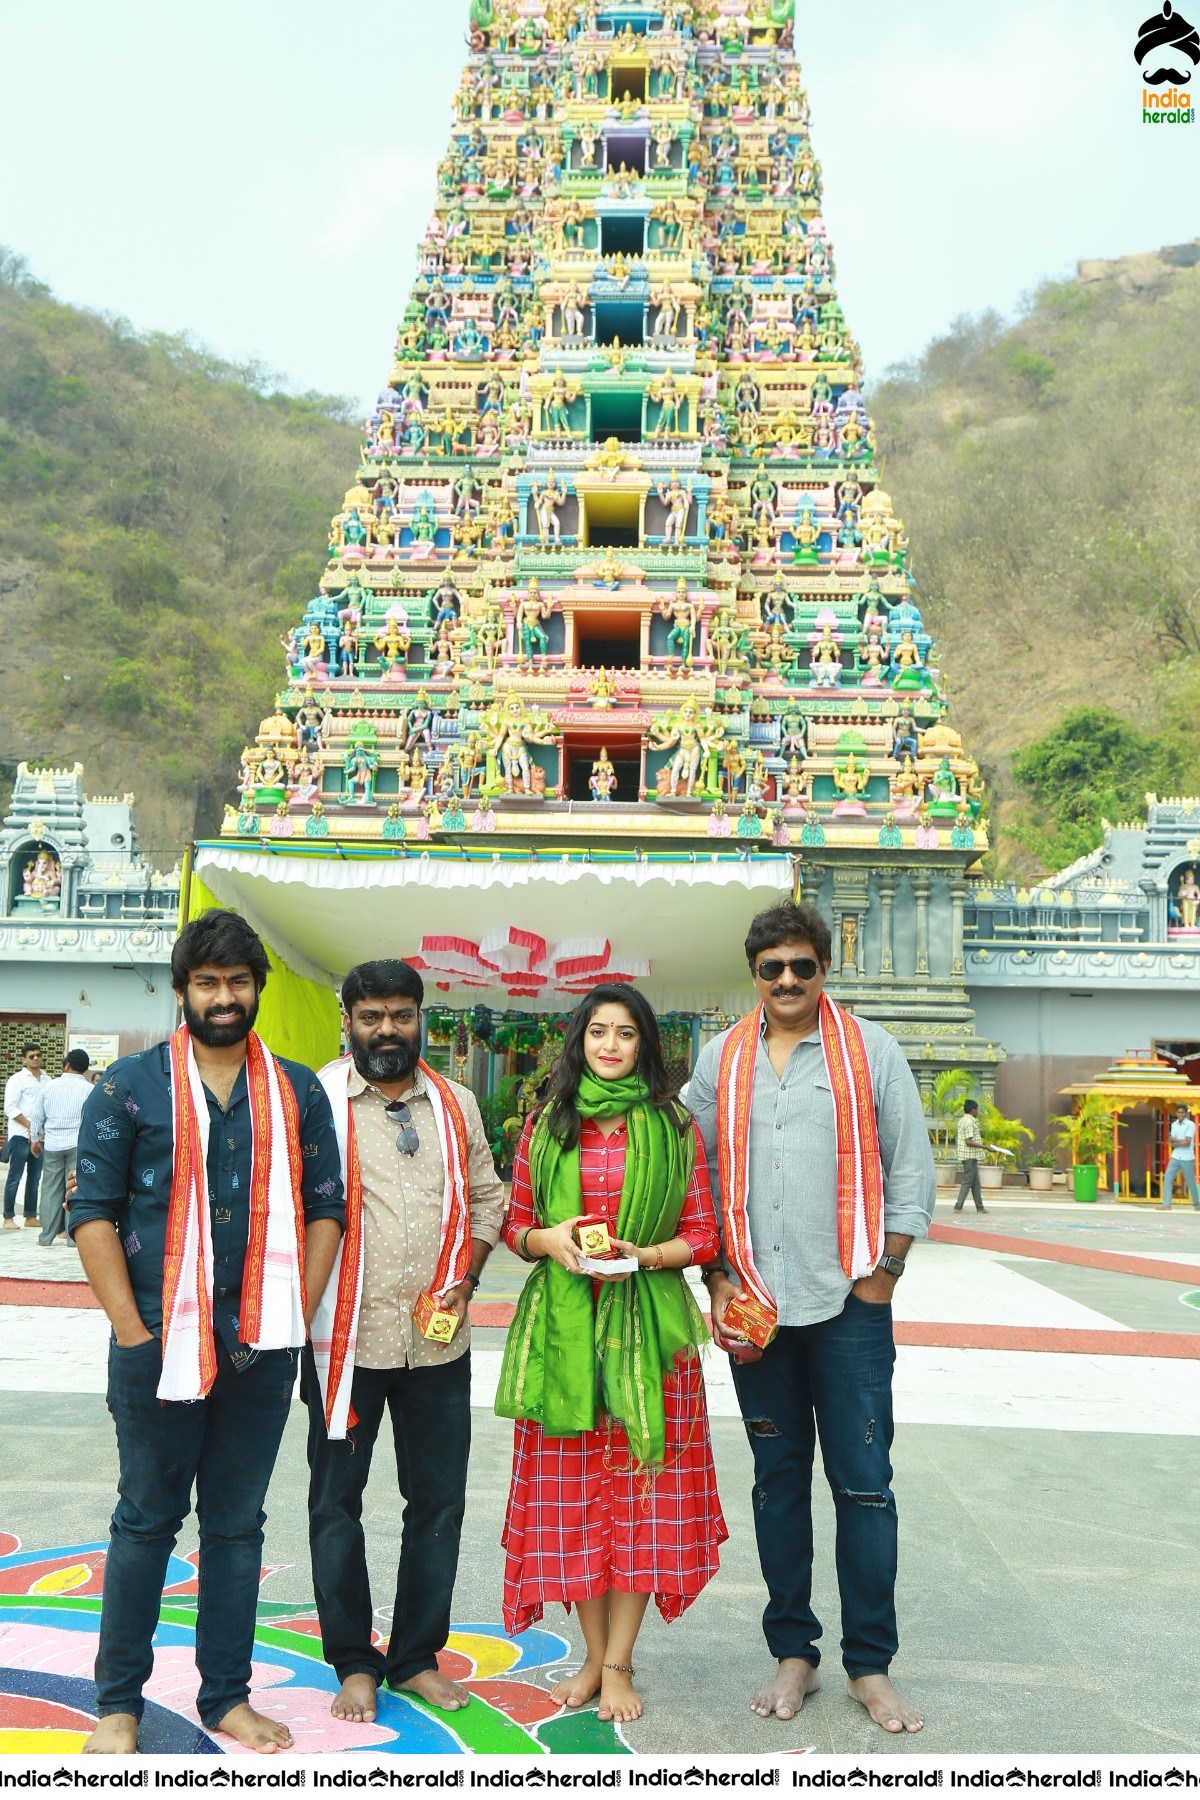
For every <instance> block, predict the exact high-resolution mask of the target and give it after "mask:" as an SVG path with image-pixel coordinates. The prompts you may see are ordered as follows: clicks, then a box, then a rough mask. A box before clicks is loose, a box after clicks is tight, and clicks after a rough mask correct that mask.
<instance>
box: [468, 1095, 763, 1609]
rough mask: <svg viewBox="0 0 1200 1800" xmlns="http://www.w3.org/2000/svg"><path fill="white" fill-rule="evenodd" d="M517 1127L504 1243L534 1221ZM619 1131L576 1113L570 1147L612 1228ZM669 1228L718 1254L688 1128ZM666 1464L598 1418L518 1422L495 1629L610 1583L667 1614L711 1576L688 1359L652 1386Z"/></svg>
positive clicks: (709, 1483)
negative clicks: (563, 1425) (673, 1224)
mask: <svg viewBox="0 0 1200 1800" xmlns="http://www.w3.org/2000/svg"><path fill="white" fill-rule="evenodd" d="M530 1129H531V1127H530V1126H529V1125H527V1126H526V1128H525V1131H524V1133H523V1135H522V1137H521V1141H520V1143H519V1144H518V1146H517V1153H516V1157H515V1158H514V1161H513V1180H512V1199H511V1201H510V1204H509V1209H508V1216H507V1218H506V1219H505V1222H504V1239H505V1242H506V1243H507V1244H508V1246H509V1248H510V1249H512V1250H515V1249H516V1248H517V1245H518V1241H519V1239H520V1236H521V1233H522V1232H523V1231H524V1230H525V1228H526V1227H527V1226H529V1225H533V1224H535V1223H536V1221H535V1219H534V1213H533V1191H532V1189H531V1187H530V1182H529V1134H530ZM626 1142H627V1134H626V1131H625V1128H624V1126H623V1125H622V1126H621V1127H620V1128H619V1129H618V1130H617V1131H615V1132H613V1133H612V1134H611V1136H609V1137H607V1138H606V1137H605V1136H604V1133H603V1132H602V1131H600V1129H599V1128H598V1127H597V1126H595V1125H593V1124H592V1123H591V1122H590V1121H588V1120H585V1121H584V1127H583V1136H582V1138H581V1140H580V1144H579V1169H580V1179H581V1182H582V1186H583V1201H584V1206H585V1208H586V1210H587V1211H588V1212H589V1213H596V1214H598V1215H599V1216H601V1217H602V1218H604V1219H606V1220H607V1221H608V1223H609V1225H610V1227H612V1228H613V1229H614V1230H615V1227H616V1221H617V1210H618V1207H619V1204H620V1199H621V1183H622V1181H623V1180H624V1176H625V1147H626ZM678 1235H679V1236H680V1237H681V1238H685V1239H686V1240H687V1242H688V1243H689V1244H690V1245H691V1248H692V1259H693V1261H694V1262H696V1263H703V1262H709V1261H711V1259H712V1258H713V1257H714V1256H715V1255H716V1254H717V1249H718V1237H717V1218H716V1212H715V1210H714V1207H713V1199H712V1192H711V1190H710V1188H709V1182H708V1165H707V1163H706V1161H705V1156H704V1145H703V1144H702V1143H701V1141H700V1137H699V1133H697V1137H696V1167H695V1172H694V1173H693V1175H692V1179H691V1184H690V1186H689V1187H688V1191H687V1196H686V1198H685V1200H684V1203H683V1212H682V1214H681V1215H680V1220H679V1231H678ZM663 1400H664V1404H665V1409H666V1427H667V1464H666V1467H665V1468H664V1469H663V1470H662V1471H661V1472H660V1473H659V1474H657V1475H654V1476H651V1475H649V1474H648V1473H647V1472H646V1471H645V1470H639V1469H635V1468H634V1467H633V1466H632V1464H631V1461H630V1456H629V1445H628V1442H627V1440H626V1437H625V1431H624V1428H623V1427H622V1426H620V1425H617V1424H612V1425H611V1426H610V1425H606V1426H605V1427H604V1428H603V1429H601V1430H597V1431H586V1432H583V1433H582V1434H581V1435H580V1436H578V1437H569V1438H560V1437H547V1436H546V1435H545V1433H544V1432H543V1431H542V1428H541V1426H540V1425H537V1424H535V1423H533V1422H532V1421H530V1420H518V1422H517V1425H516V1428H515V1437H514V1442H513V1476H512V1488H511V1490H510V1493H509V1498H508V1516H507V1519H506V1521H505V1526H504V1532H503V1535H502V1538H501V1542H502V1543H503V1545H504V1548H505V1550H506V1551H507V1553H508V1555H507V1559H506V1562H505V1569H504V1625H505V1629H506V1630H507V1631H508V1632H510V1633H515V1632H518V1631H524V1630H525V1629H526V1627H527V1626H530V1625H533V1624H536V1623H537V1621H538V1620H539V1619H540V1618H541V1616H542V1607H543V1605H544V1604H545V1602H546V1601H547V1600H558V1601H561V1602H562V1603H563V1605H564V1606H567V1607H568V1608H569V1607H570V1605H571V1602H572V1601H574V1600H590V1599H593V1598H595V1597H596V1596H598V1595H600V1594H606V1593H607V1592H608V1591H609V1589H610V1588H618V1589H620V1590H622V1591H623V1592H625V1593H634V1594H646V1593H652V1594H653V1595H654V1603H655V1605H656V1606H657V1607H658V1610H659V1612H660V1613H661V1614H662V1616H663V1618H664V1619H668V1620H669V1619H677V1618H678V1617H679V1615H680V1614H681V1613H682V1612H683V1611H684V1610H685V1609H686V1608H687V1607H688V1606H690V1605H691V1603H692V1601H693V1600H694V1599H695V1598H696V1595H697V1594H698V1593H699V1592H700V1591H701V1589H702V1588H703V1587H704V1586H705V1584H706V1583H707V1582H709V1581H711V1580H712V1577H713V1576H714V1575H715V1574H716V1572H717V1564H718V1561H719V1558H718V1555H717V1550H718V1546H719V1545H721V1544H723V1543H724V1542H725V1539H726V1538H727V1537H728V1536H729V1532H728V1530H727V1529H726V1526H725V1520H724V1518H723V1517H722V1515H721V1503H720V1500H719V1499H718V1497H717V1479H716V1472H715V1470H714V1468H713V1459H712V1444H711V1442H710V1440H709V1435H708V1409H707V1407H706V1405H705V1400H704V1378H703V1376H702V1374H701V1370H700V1360H699V1357H692V1358H691V1359H690V1360H689V1361H687V1362H685V1363H684V1364H682V1365H677V1369H676V1372H675V1373H674V1374H672V1375H668V1376H667V1378H666V1380H665V1381H664V1382H663Z"/></svg>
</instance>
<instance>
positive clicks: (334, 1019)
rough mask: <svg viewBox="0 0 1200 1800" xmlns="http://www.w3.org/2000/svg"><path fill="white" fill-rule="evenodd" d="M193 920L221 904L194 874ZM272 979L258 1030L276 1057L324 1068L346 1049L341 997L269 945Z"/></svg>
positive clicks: (188, 886)
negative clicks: (296, 969)
mask: <svg viewBox="0 0 1200 1800" xmlns="http://www.w3.org/2000/svg"><path fill="white" fill-rule="evenodd" d="M184 894H185V895H186V897H187V898H186V906H187V918H183V917H181V918H180V921H179V922H180V924H181V925H186V924H187V921H188V919H195V918H198V917H199V915H200V914H201V913H204V912H208V911H209V909H210V908H211V907H214V906H220V904H221V902H220V901H219V900H218V899H217V896H216V895H215V894H214V893H213V891H212V889H211V888H209V887H206V886H205V884H204V883H203V882H202V881H201V880H200V879H199V877H198V876H197V875H196V874H195V873H194V872H193V874H192V877H191V880H190V882H187V883H185V884H184ZM263 942H264V944H265V945H266V951H267V958H268V961H269V962H270V965H271V977H270V980H269V981H268V982H267V985H266V987H265V988H264V989H263V992H262V1000H261V1001H260V1003H259V1008H258V1018H257V1019H256V1020H255V1025H254V1029H255V1030H256V1031H257V1032H258V1034H259V1036H260V1037H261V1038H262V1040H263V1042H264V1043H265V1044H266V1046H267V1048H268V1049H269V1050H273V1051H274V1053H275V1055H276V1056H289V1057H291V1059H292V1061H293V1062H298V1063H304V1064H306V1065H307V1067H308V1068H310V1069H319V1068H320V1067H321V1066H322V1064H323V1063H327V1062H329V1061H330V1060H331V1059H332V1058H333V1057H335V1056H336V1055H337V1054H338V1051H339V1050H340V1048H341V1019H342V1015H341V1008H340V1007H339V1005H338V1001H337V996H336V995H335V994H333V993H332V992H331V991H330V989H329V988H325V987H322V986H321V985H320V983H319V982H316V981H309V980H308V979H307V978H306V977H305V976H303V975H295V974H293V973H292V971H291V969H289V968H288V966H287V964H286V963H285V962H283V961H281V959H280V958H279V957H278V956H277V955H276V954H275V951H274V950H273V949H272V948H271V946H270V944H267V943H266V940H265V939H264V940H263Z"/></svg>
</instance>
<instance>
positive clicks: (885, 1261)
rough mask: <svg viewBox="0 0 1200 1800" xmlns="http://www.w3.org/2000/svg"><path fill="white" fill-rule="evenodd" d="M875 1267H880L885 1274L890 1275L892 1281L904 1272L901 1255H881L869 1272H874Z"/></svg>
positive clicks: (896, 1279) (897, 1279)
mask: <svg viewBox="0 0 1200 1800" xmlns="http://www.w3.org/2000/svg"><path fill="white" fill-rule="evenodd" d="M876 1269H882V1270H883V1272H884V1274H885V1275H890V1276H891V1277H892V1280H893V1281H899V1279H900V1277H901V1276H902V1275H903V1273H904V1258H903V1257H902V1256H881V1257H880V1259H879V1261H878V1262H877V1263H876V1264H875V1268H874V1269H872V1271H871V1273H872V1274H874V1273H875V1270H876Z"/></svg>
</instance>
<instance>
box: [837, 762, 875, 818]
mask: <svg viewBox="0 0 1200 1800" xmlns="http://www.w3.org/2000/svg"><path fill="white" fill-rule="evenodd" d="M870 779H871V771H870V769H868V768H866V767H864V765H863V764H862V763H861V762H860V761H859V759H858V757H857V756H856V755H855V753H854V751H853V750H851V751H850V752H849V753H848V754H847V756H846V760H845V762H842V763H835V764H834V766H833V785H834V787H835V788H836V789H837V791H838V793H839V794H840V795H841V796H842V798H841V799H840V800H838V801H836V802H835V804H834V808H833V814H834V817H835V818H839V817H840V818H847V817H850V818H864V817H865V816H866V811H867V809H866V807H865V806H864V805H863V803H862V796H863V794H865V793H866V790H867V783H868V782H869V781H870Z"/></svg>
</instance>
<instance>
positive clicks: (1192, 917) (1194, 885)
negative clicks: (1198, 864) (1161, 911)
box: [1175, 869, 1200, 931]
mask: <svg viewBox="0 0 1200 1800" xmlns="http://www.w3.org/2000/svg"><path fill="white" fill-rule="evenodd" d="M1175 900H1176V903H1177V905H1178V907H1179V920H1180V923H1181V925H1182V926H1183V929H1184V930H1185V931H1195V929H1196V916H1197V913H1198V912H1200V882H1197V880H1196V871H1195V870H1194V869H1185V870H1184V871H1183V874H1182V876H1181V877H1180V880H1179V886H1178V887H1177V888H1176V890H1175Z"/></svg>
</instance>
